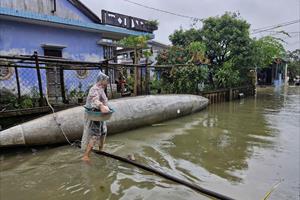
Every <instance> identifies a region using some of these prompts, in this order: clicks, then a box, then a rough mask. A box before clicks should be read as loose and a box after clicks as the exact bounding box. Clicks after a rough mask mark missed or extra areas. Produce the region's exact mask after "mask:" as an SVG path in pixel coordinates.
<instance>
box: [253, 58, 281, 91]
mask: <svg viewBox="0 0 300 200" xmlns="http://www.w3.org/2000/svg"><path fill="white" fill-rule="evenodd" d="M286 70H287V69H286V61H284V60H282V59H276V60H275V61H274V62H273V63H272V64H271V65H269V66H268V67H266V68H262V69H258V70H257V84H258V85H274V86H280V85H282V84H284V82H285V81H286V80H285V79H286V78H287V77H286Z"/></svg>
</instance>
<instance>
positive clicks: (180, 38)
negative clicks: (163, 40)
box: [169, 28, 202, 47]
mask: <svg viewBox="0 0 300 200" xmlns="http://www.w3.org/2000/svg"><path fill="white" fill-rule="evenodd" d="M169 39H170V41H171V42H172V44H173V45H174V46H181V47H186V46H188V45H189V44H190V43H192V42H195V41H199V42H201V41H202V36H201V32H200V31H199V30H197V29H195V28H191V29H189V30H187V31H184V30H183V29H182V28H181V29H179V30H176V31H175V32H174V33H173V34H171V35H170V36H169Z"/></svg>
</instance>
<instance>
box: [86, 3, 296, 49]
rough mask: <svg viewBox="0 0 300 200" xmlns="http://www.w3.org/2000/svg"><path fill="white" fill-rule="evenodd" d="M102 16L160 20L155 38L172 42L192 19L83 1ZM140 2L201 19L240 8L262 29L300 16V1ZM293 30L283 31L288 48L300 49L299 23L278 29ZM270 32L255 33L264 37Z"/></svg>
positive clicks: (137, 7) (255, 25)
mask: <svg viewBox="0 0 300 200" xmlns="http://www.w3.org/2000/svg"><path fill="white" fill-rule="evenodd" d="M81 1H82V2H83V3H85V4H86V5H87V6H88V7H89V8H90V9H91V10H92V11H94V12H95V13H96V14H98V16H99V17H101V10H102V9H106V10H109V11H112V12H118V13H122V14H126V15H131V16H135V17H139V18H143V19H157V20H158V21H159V28H158V30H157V31H155V32H154V33H155V40H157V41H159V42H163V43H166V44H169V43H170V41H169V39H168V36H169V35H170V34H171V33H173V32H174V30H175V29H178V28H180V27H183V28H184V29H187V28H189V27H190V26H191V23H192V21H191V20H190V19H187V18H183V17H178V16H174V15H169V14H166V13H161V12H158V11H155V10H150V9H147V8H143V7H139V6H137V5H134V4H131V3H129V2H126V1H124V0H81ZM131 1H135V2H137V3H140V4H144V5H147V6H151V7H155V8H158V9H162V10H167V11H170V12H174V13H178V14H182V15H188V16H193V17H198V18H206V17H210V16H217V15H222V14H224V13H225V12H226V11H231V12H235V11H238V12H239V13H240V15H241V17H242V18H243V19H245V20H247V21H248V23H250V24H251V29H255V28H262V27H266V26H270V25H276V24H280V23H283V22H289V21H293V20H297V19H300V0H131ZM277 30H284V31H287V32H292V33H291V38H289V37H288V36H286V35H283V34H277V35H276V37H281V38H283V39H284V40H285V41H286V42H287V43H286V44H284V46H285V47H286V48H287V49H288V50H294V49H296V48H300V23H297V24H293V25H290V26H285V27H281V28H278V29H277ZM265 34H270V32H267V33H263V34H262V33H261V34H256V35H253V36H256V37H261V36H263V35H265Z"/></svg>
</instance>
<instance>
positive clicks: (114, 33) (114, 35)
mask: <svg viewBox="0 0 300 200" xmlns="http://www.w3.org/2000/svg"><path fill="white" fill-rule="evenodd" d="M0 19H6V20H11V21H19V22H24V23H31V24H39V25H46V26H52V27H58V28H66V29H75V30H80V31H87V32H97V33H100V34H101V35H102V37H104V38H110V39H114V40H119V39H122V38H124V37H126V36H129V35H134V36H141V35H148V36H150V38H154V34H150V33H147V32H141V31H134V30H128V29H126V28H120V27H115V26H110V25H103V24H96V23H87V22H82V21H78V20H72V19H65V18H61V17H57V16H50V15H43V14H38V13H32V12H28V11H19V10H15V9H11V8H3V7H0Z"/></svg>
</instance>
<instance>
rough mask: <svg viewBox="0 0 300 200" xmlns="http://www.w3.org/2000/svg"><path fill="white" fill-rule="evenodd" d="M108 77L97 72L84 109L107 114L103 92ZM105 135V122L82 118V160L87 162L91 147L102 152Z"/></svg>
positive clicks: (107, 109)
mask: <svg viewBox="0 0 300 200" xmlns="http://www.w3.org/2000/svg"><path fill="white" fill-rule="evenodd" d="M108 79H109V77H108V76H107V75H106V74H104V73H102V72H99V74H98V76H97V82H96V84H95V85H93V87H91V89H90V90H89V94H88V97H87V99H86V104H85V107H86V108H87V109H91V110H95V111H96V110H97V111H99V110H100V111H101V112H102V113H108V112H109V108H108V106H107V102H108V99H107V97H106V94H105V92H104V89H105V88H106V87H107V83H108ZM106 134H107V127H106V122H105V121H91V120H89V119H88V118H87V116H86V114H85V116H84V129H83V135H82V139H81V149H82V150H85V152H84V155H83V158H82V160H85V161H89V160H90V153H91V150H92V149H93V147H94V146H95V145H96V144H97V146H98V147H99V150H100V151H101V150H103V147H104V143H105V138H106Z"/></svg>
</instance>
